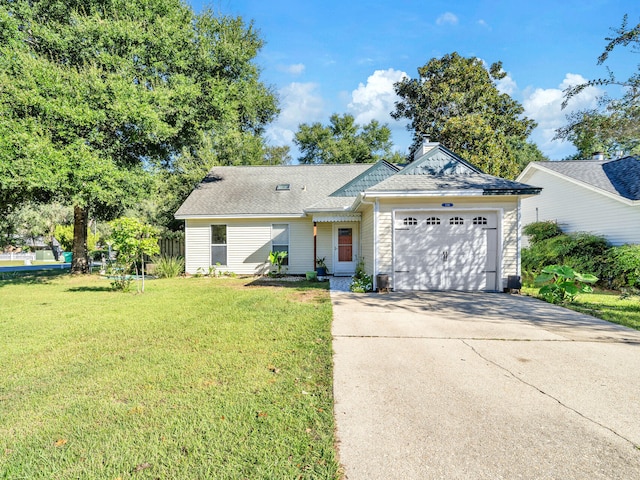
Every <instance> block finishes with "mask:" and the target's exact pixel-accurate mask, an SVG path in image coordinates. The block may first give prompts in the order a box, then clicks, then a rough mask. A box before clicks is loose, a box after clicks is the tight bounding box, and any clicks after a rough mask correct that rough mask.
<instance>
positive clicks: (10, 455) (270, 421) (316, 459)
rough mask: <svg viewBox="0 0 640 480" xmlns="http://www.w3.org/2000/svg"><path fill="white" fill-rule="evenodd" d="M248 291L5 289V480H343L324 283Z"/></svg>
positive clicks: (218, 286) (240, 286)
mask: <svg viewBox="0 0 640 480" xmlns="http://www.w3.org/2000/svg"><path fill="white" fill-rule="evenodd" d="M247 283H248V280H243V279H229V278H223V279H211V278H206V277H205V278H179V279H172V280H152V281H149V282H148V283H147V285H146V290H147V291H146V293H144V294H141V295H140V294H132V293H128V294H123V293H117V292H112V291H110V289H109V283H108V281H106V280H102V279H100V278H98V277H95V276H92V277H82V276H81V277H71V276H69V275H61V274H48V275H42V276H37V277H35V276H25V277H16V278H13V279H11V280H5V281H0V332H2V336H1V337H0V365H1V366H2V375H1V376H0V412H1V414H0V478H11V479H14V478H29V479H38V478H40V479H45V478H46V479H51V478H55V479H71V478H74V479H76V478H82V479H93V478H100V479H114V480H115V479H127V478H136V479H144V478H149V479H151V478H153V479H156V478H161V479H187V478H194V479H195V478H216V479H232V478H233V479H236V478H251V479H260V478H262V479H293V478H310V479H311V478H313V479H334V478H337V477H339V467H338V463H337V460H336V457H335V451H334V422H333V403H332V402H333V400H332V371H331V353H332V349H331V335H330V324H331V304H330V301H329V296H328V291H327V290H326V284H316V285H317V286H316V287H315V288H314V287H312V286H310V285H309V284H306V283H305V284H301V286H297V285H296V286H294V285H293V284H292V285H289V286H285V287H274V286H268V287H267V286H247V285H246V284H247ZM304 285H306V286H304Z"/></svg>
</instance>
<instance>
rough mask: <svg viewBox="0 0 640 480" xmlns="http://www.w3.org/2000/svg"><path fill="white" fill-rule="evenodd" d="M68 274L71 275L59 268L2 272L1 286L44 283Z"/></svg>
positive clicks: (0, 274) (0, 277)
mask: <svg viewBox="0 0 640 480" xmlns="http://www.w3.org/2000/svg"><path fill="white" fill-rule="evenodd" d="M67 275H69V272H66V271H59V270H37V271H31V272H0V288H2V287H6V286H7V285H43V284H47V283H51V281H52V280H54V279H56V278H60V277H63V276H67Z"/></svg>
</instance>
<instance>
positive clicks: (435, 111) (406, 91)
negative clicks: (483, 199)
mask: <svg viewBox="0 0 640 480" xmlns="http://www.w3.org/2000/svg"><path fill="white" fill-rule="evenodd" d="M505 76H506V73H505V72H504V71H503V70H502V63H501V62H497V63H494V64H492V65H491V66H490V67H489V68H488V69H487V68H486V66H485V65H484V63H483V62H482V60H480V59H479V58H473V57H472V58H464V57H461V56H460V55H459V54H458V53H456V52H454V53H451V54H447V55H445V56H443V57H442V58H432V59H431V60H430V61H429V62H428V63H427V64H425V65H424V66H422V67H420V68H418V78H413V79H412V78H404V79H402V80H401V81H399V82H397V83H396V84H395V91H396V93H397V94H398V96H399V97H400V101H398V102H396V104H395V110H394V111H393V112H392V113H391V116H392V117H393V118H395V119H401V118H407V119H409V120H410V123H409V125H408V126H407V128H408V129H409V130H410V131H413V145H412V150H415V149H417V148H418V147H419V146H420V145H421V144H422V142H423V138H424V137H429V138H430V139H431V140H432V141H437V142H440V143H442V144H443V145H445V146H446V147H448V148H449V149H451V150H452V151H454V152H456V153H457V154H459V155H460V156H462V157H463V158H464V159H466V160H468V161H469V162H471V163H473V164H474V165H476V166H478V167H479V168H480V169H482V170H483V171H485V172H486V173H489V174H492V175H497V176H503V177H507V178H514V177H515V176H517V175H518V173H519V168H518V163H517V160H516V158H515V152H514V151H513V150H512V149H511V145H513V143H514V142H517V141H526V139H527V137H528V136H529V134H530V133H531V131H532V130H533V128H535V126H536V123H535V122H534V121H533V120H531V119H529V118H526V117H523V116H522V114H523V112H524V108H523V107H522V105H520V104H519V103H518V102H517V101H515V100H513V99H512V98H511V97H510V96H509V95H507V94H506V93H500V91H499V90H498V88H497V81H498V80H500V79H502V78H504V77H505Z"/></svg>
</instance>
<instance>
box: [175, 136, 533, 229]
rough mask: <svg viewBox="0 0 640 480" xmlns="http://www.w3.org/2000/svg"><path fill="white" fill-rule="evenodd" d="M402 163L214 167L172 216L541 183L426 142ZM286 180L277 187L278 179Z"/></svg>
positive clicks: (297, 210) (527, 190)
mask: <svg viewBox="0 0 640 480" xmlns="http://www.w3.org/2000/svg"><path fill="white" fill-rule="evenodd" d="M430 147H431V148H429V149H428V151H426V152H425V154H424V155H422V156H421V157H420V158H418V159H416V160H415V161H413V162H412V163H410V164H409V165H407V166H406V167H405V168H404V169H402V170H400V169H399V168H398V167H396V166H394V165H391V164H389V163H387V162H378V163H377V164H375V165H371V164H347V165H287V166H238V167H214V168H212V169H211V171H210V172H209V174H208V175H207V176H206V177H205V179H204V180H203V181H202V182H201V183H200V185H198V186H197V187H196V189H195V190H194V191H193V192H191V195H189V197H188V198H187V199H186V200H185V202H184V203H183V204H182V206H181V207H180V208H179V209H178V211H177V212H176V214H175V216H176V218H189V217H199V216H201V217H207V216H234V215H239V216H240V215H242V216H244V215H246V216H254V215H255V216H269V215H273V216H282V215H295V216H298V215H300V216H301V215H304V214H305V212H312V211H343V210H346V209H349V208H350V207H351V206H352V205H353V204H354V201H355V199H356V198H357V196H358V195H359V194H360V193H362V192H370V193H372V194H373V193H376V192H378V193H380V192H395V193H400V194H402V193H411V192H437V191H441V190H454V191H455V190H482V192H483V194H484V195H526V194H536V193H539V192H540V189H539V188H536V187H531V186H529V185H525V184H523V183H518V182H514V181H511V180H505V179H503V178H498V177H493V176H491V175H486V174H484V173H481V172H480V171H479V170H478V169H477V168H475V167H474V166H472V165H470V164H469V163H467V162H465V161H464V160H463V159H461V158H460V157H458V156H457V155H455V154H454V153H453V152H451V151H450V150H448V149H446V148H444V147H442V146H441V145H439V144H430ZM281 184H284V185H289V186H290V188H289V189H288V190H284V191H277V190H276V186H277V185H281Z"/></svg>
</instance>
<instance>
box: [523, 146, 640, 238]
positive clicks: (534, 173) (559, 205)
mask: <svg viewBox="0 0 640 480" xmlns="http://www.w3.org/2000/svg"><path fill="white" fill-rule="evenodd" d="M518 181H521V182H526V183H532V184H534V185H537V186H539V187H542V188H543V190H542V193H541V194H540V195H538V196H536V197H531V198H526V199H524V200H523V201H522V224H523V225H528V224H529V223H533V222H537V221H547V220H551V221H555V222H557V223H558V225H559V226H560V228H562V230H563V231H565V232H591V233H593V234H596V235H602V236H604V237H605V238H606V239H607V240H609V242H610V243H612V244H613V245H622V244H625V243H631V244H635V243H640V159H639V158H638V157H624V158H617V159H614V160H602V159H600V160H598V159H594V160H569V161H562V162H532V163H530V164H529V165H527V167H526V168H525V169H524V171H523V172H522V173H521V174H520V176H519V177H518Z"/></svg>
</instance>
